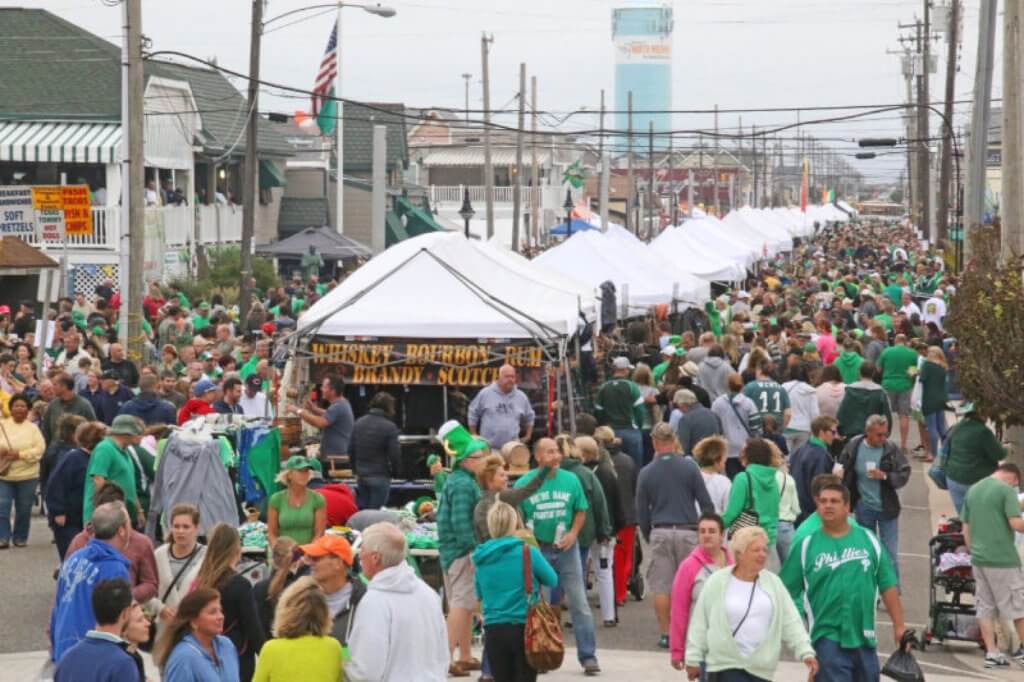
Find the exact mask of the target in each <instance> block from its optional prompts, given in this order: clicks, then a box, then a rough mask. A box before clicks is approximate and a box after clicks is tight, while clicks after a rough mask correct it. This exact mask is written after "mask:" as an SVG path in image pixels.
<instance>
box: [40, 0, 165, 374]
mask: <svg viewBox="0 0 1024 682" xmlns="http://www.w3.org/2000/svg"><path fill="white" fill-rule="evenodd" d="M123 15H124V22H125V37H126V39H127V44H126V45H125V57H126V59H125V62H126V65H127V66H126V69H125V83H124V92H123V93H122V97H123V98H124V102H123V103H122V112H121V115H122V118H123V120H122V130H123V131H124V132H123V134H124V135H125V136H126V137H127V138H128V139H126V140H124V147H125V149H126V150H127V152H128V158H127V162H126V163H124V164H122V166H121V202H122V206H123V208H122V217H127V218H128V220H127V221H123V222H122V224H121V229H122V230H123V231H124V232H125V233H127V235H128V273H127V274H128V278H127V284H128V286H126V287H122V289H121V294H122V298H123V300H122V306H123V310H124V314H125V324H123V325H121V335H122V336H121V340H122V342H123V343H124V345H125V348H126V350H127V352H128V359H130V360H132V361H133V362H141V361H142V358H143V355H142V354H143V350H144V345H145V336H144V335H143V333H142V298H143V291H144V290H145V283H144V282H143V281H142V280H143V271H142V269H143V266H144V264H145V260H146V252H145V221H146V213H145V204H143V201H142V198H143V195H144V194H145V182H144V180H145V172H146V166H145V163H146V162H145V155H144V153H143V147H142V144H143V129H144V127H145V124H144V114H143V101H142V95H143V74H142V0H126V1H125V3H124V10H123ZM122 153H123V152H122ZM121 277H122V281H125V280H124V279H123V277H124V275H122V276H121ZM47 300H49V291H47ZM44 342H45V339H44ZM40 364H41V363H40Z"/></svg>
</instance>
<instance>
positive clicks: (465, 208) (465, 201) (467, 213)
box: [459, 187, 476, 239]
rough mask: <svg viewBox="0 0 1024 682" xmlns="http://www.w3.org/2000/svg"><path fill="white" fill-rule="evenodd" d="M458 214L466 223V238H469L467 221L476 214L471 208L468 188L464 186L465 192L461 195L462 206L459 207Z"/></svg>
mask: <svg viewBox="0 0 1024 682" xmlns="http://www.w3.org/2000/svg"><path fill="white" fill-rule="evenodd" d="M459 215H460V216H462V220H463V222H464V223H465V225H466V239H469V221H470V220H472V219H473V216H475V215H476V211H474V210H473V204H471V203H469V188H468V187H467V188H466V193H465V195H463V197H462V208H460V209H459Z"/></svg>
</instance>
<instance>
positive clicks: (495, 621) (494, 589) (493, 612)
mask: <svg viewBox="0 0 1024 682" xmlns="http://www.w3.org/2000/svg"><path fill="white" fill-rule="evenodd" d="M521 526H522V520H521V519H520V518H519V513H518V512H517V511H516V510H515V509H513V508H512V507H511V506H510V505H507V504H505V503H504V502H501V501H498V502H495V503H494V505H493V506H492V507H491V510H490V511H489V512H488V513H487V529H488V532H489V534H490V536H491V538H492V539H491V540H488V541H487V542H485V543H484V544H482V545H480V546H479V547H477V548H476V551H474V552H473V566H474V567H475V568H476V586H477V592H478V594H479V595H480V603H481V606H482V609H483V617H484V635H485V638H486V641H487V660H488V661H489V662H490V666H491V673H492V674H493V675H494V680H495V682H535V680H536V679H537V671H536V670H534V669H533V668H531V667H530V665H529V664H528V663H527V662H526V651H525V648H524V645H523V639H524V635H523V628H524V626H525V624H526V611H527V609H528V608H529V607H530V605H531V604H532V603H534V602H535V601H536V600H537V599H538V598H539V592H540V586H541V585H545V586H547V587H554V585H555V584H556V583H557V582H558V575H557V574H556V573H555V570H554V569H553V568H552V567H551V564H549V563H548V561H547V559H545V558H544V555H543V554H541V552H540V550H538V549H537V548H536V547H533V546H531V545H528V544H526V543H525V542H524V541H523V540H522V539H521V538H519V537H518V536H517V535H516V531H517V530H519V528H521ZM527 561H529V566H530V572H529V574H527V573H526V572H525V569H526V565H527ZM527 590H529V595H527Z"/></svg>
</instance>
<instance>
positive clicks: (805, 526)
mask: <svg viewBox="0 0 1024 682" xmlns="http://www.w3.org/2000/svg"><path fill="white" fill-rule="evenodd" d="M811 438H812V440H813V439H814V437H813V436H812V437H811ZM849 521H850V525H851V526H858V525H860V524H858V523H857V518H856V517H855V516H854V515H853V514H850V516H849ZM816 530H821V517H820V516H818V512H812V513H811V515H810V516H808V517H807V518H806V519H804V522H803V523H801V524H800V525H799V526H797V527H796V531H795V532H794V533H793V539H792V540H790V541H789V543H790V544H789V546H790V547H796V546H798V545H799V544H800V541H801V540H803V539H804V538H805V537H807V536H808V535H810V534H811V533H813V532H814V531H816ZM797 606H799V604H797Z"/></svg>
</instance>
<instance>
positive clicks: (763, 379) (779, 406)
mask: <svg viewBox="0 0 1024 682" xmlns="http://www.w3.org/2000/svg"><path fill="white" fill-rule="evenodd" d="M754 372H755V373H754V377H755V378H754V381H751V382H750V383H748V384H747V385H746V386H744V387H743V395H745V396H747V397H748V398H750V399H751V400H753V401H754V406H755V407H757V411H758V413H759V414H760V415H761V419H762V420H763V419H764V418H765V416H767V415H771V416H773V417H774V418H775V424H776V425H777V426H778V427H779V430H780V431H781V430H783V429H784V428H785V427H786V426H788V425H789V418H790V416H791V415H792V410H791V409H790V404H789V393H787V392H786V389H784V388H783V387H782V386H780V385H779V382H777V381H775V379H773V378H772V375H771V372H772V366H771V364H769V363H761V364H759V365H758V366H757V369H756V370H755V371H754Z"/></svg>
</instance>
